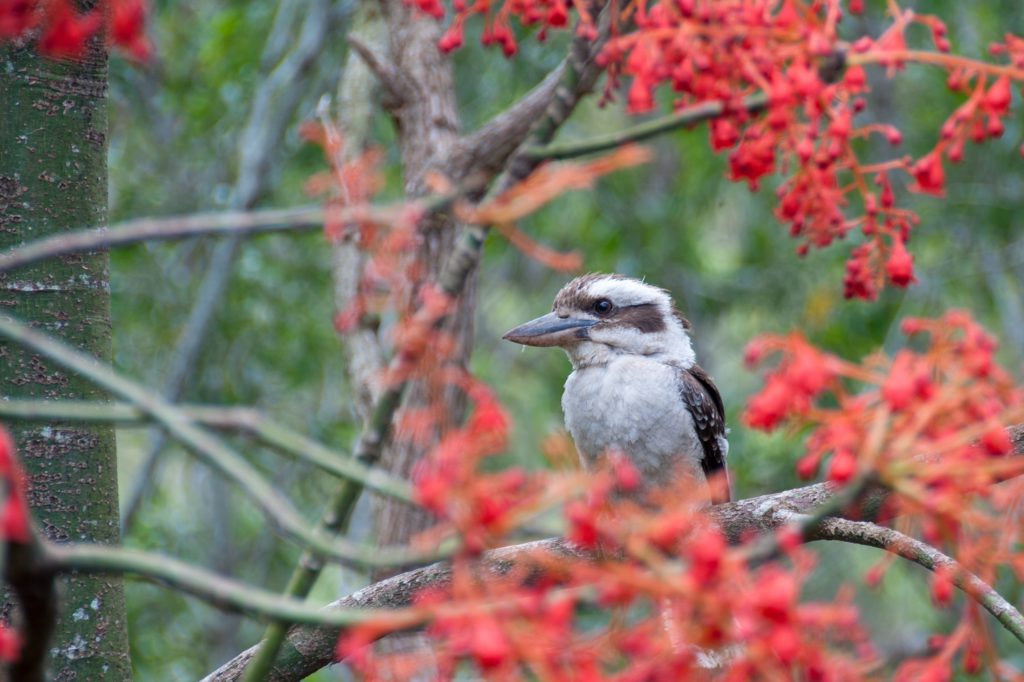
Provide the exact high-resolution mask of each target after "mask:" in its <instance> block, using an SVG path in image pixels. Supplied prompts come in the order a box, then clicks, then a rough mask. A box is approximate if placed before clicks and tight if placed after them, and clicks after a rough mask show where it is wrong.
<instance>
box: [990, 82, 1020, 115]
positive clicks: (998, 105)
mask: <svg viewBox="0 0 1024 682" xmlns="http://www.w3.org/2000/svg"><path fill="white" fill-rule="evenodd" d="M1012 97H1013V95H1012V93H1011V90H1010V77H1009V76H1001V77H1000V78H997V79H996V82H995V83H993V84H992V87H991V88H989V89H988V90H987V91H986V92H985V109H986V110H987V111H988V112H989V113H991V114H992V115H993V116H1000V117H1001V116H1006V114H1007V113H1009V111H1010V101H1011V100H1012Z"/></svg>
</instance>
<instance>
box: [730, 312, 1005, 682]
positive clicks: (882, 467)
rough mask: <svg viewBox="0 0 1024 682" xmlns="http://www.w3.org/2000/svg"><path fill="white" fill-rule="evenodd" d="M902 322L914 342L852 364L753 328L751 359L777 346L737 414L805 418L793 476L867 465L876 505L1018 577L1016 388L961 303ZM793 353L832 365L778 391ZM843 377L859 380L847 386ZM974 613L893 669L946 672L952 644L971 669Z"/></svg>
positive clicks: (763, 420)
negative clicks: (768, 370) (763, 380)
mask: <svg viewBox="0 0 1024 682" xmlns="http://www.w3.org/2000/svg"><path fill="white" fill-rule="evenodd" d="M903 331H904V332H905V333H907V334H909V335H913V336H918V337H922V338H921V341H922V342H924V343H923V346H922V344H919V347H921V350H912V349H909V348H906V349H903V350H900V351H899V352H897V353H896V355H895V356H894V357H893V358H891V359H889V358H885V357H883V356H881V355H875V356H871V357H869V358H868V359H867V360H865V361H864V362H863V363H862V364H860V365H854V364H851V363H846V362H844V361H842V360H840V359H839V358H835V357H833V356H828V355H825V354H823V353H820V352H818V353H819V355H817V356H811V355H810V354H809V351H808V350H807V348H808V345H807V342H806V341H805V340H804V339H802V338H801V337H798V336H791V337H767V338H765V339H761V340H759V341H758V342H757V343H756V345H755V346H754V347H753V351H752V354H751V357H752V359H754V360H760V359H762V358H763V357H764V355H765V354H766V352H777V353H779V354H780V355H781V356H782V362H781V364H780V366H779V368H778V369H777V370H775V371H774V372H773V373H772V374H771V375H770V377H769V379H768V381H767V384H766V386H765V388H764V390H763V391H762V392H761V393H760V394H758V395H757V396H755V397H754V398H753V399H752V400H751V401H750V404H749V405H748V409H747V412H746V414H745V417H744V419H745V421H746V422H747V423H748V424H751V425H752V426H757V427H759V428H765V429H771V428H774V427H776V426H778V425H779V424H781V423H783V422H786V423H789V424H791V425H792V426H794V427H799V428H803V427H808V426H809V427H810V428H811V430H810V433H809V435H808V437H807V442H806V454H805V456H804V457H803V458H801V460H800V461H799V463H798V465H797V471H798V472H799V473H800V475H801V476H803V477H805V478H809V477H811V476H813V475H814V474H815V473H816V472H817V471H818V470H819V469H821V467H822V462H823V461H824V460H825V459H826V458H830V460H829V465H828V468H827V470H826V475H827V477H828V478H829V479H830V480H832V481H833V482H836V483H840V484H842V483H846V482H848V481H850V480H851V479H853V478H855V477H856V476H857V475H858V473H861V474H868V473H871V474H873V475H874V476H876V477H877V479H878V480H880V481H881V482H882V483H883V484H884V485H886V486H888V487H889V488H890V489H891V491H892V492H891V494H890V495H889V497H888V498H887V501H886V506H887V510H886V512H885V514H886V516H894V517H898V518H899V519H900V523H901V524H902V525H903V526H904V527H905V528H906V529H907V530H913V529H915V528H916V529H917V530H918V531H919V532H920V535H921V536H922V537H923V539H924V540H925V541H926V542H928V543H929V544H931V545H933V546H934V547H937V548H943V549H945V550H946V551H947V552H949V553H952V554H954V556H955V557H956V559H957V560H958V561H959V562H960V563H961V564H962V565H964V566H966V567H967V568H968V569H969V570H971V571H972V572H974V573H976V574H978V575H980V576H981V577H982V579H984V580H987V581H990V582H991V581H992V580H993V579H994V577H995V574H996V571H997V570H998V569H1000V568H1001V567H1005V566H1012V567H1013V569H1014V570H1015V571H1016V573H1017V576H1018V578H1020V577H1024V562H1022V561H1021V560H1020V559H1019V558H1017V557H1015V552H1016V551H1017V550H1016V549H1015V548H1019V546H1020V543H1021V541H1022V540H1024V533H1022V530H1021V528H1020V526H1019V524H1018V523H1017V522H1016V521H1015V520H1013V519H1011V518H1007V512H1008V510H1009V509H1012V508H1014V507H1015V505H1018V504H1019V501H1020V499H1021V496H1022V495H1024V482H1022V481H1021V480H1020V477H1021V475H1022V474H1024V458H1021V457H1019V456H1014V457H1009V456H1008V455H1010V454H1011V453H1013V450H1014V444H1013V442H1012V440H1011V438H1010V436H1009V434H1008V432H1007V430H1006V427H1007V425H1009V424H1015V423H1019V422H1020V421H1021V420H1022V419H1024V391H1021V390H1020V389H1018V388H1016V387H1015V386H1014V384H1013V381H1012V379H1011V377H1010V376H1009V375H1008V374H1007V373H1006V372H1005V371H1003V370H1002V369H1001V368H1000V367H999V366H998V365H997V364H996V362H995V351H996V344H995V341H994V340H993V339H992V337H991V336H989V335H988V334H987V333H986V332H985V331H984V330H983V329H982V328H981V327H980V326H979V325H978V324H977V323H976V322H975V321H974V320H972V319H971V318H970V316H969V315H967V314H966V313H964V312H959V311H954V312H951V313H948V314H947V315H945V316H943V317H942V318H939V319H935V320H925V319H916V318H915V319H908V320H906V321H905V322H904V324H903ZM801 357H802V358H810V357H816V360H817V362H819V363H821V365H822V369H821V371H822V372H825V371H826V370H825V369H824V367H826V366H827V367H828V370H827V371H828V372H829V373H830V376H831V377H832V379H831V380H830V381H829V382H828V385H827V389H826V391H823V392H821V393H819V394H817V395H816V396H815V397H814V398H813V399H812V400H811V402H810V405H808V404H807V402H805V401H802V400H801V399H800V398H799V397H798V399H797V400H795V401H793V402H792V404H791V403H790V402H788V401H787V400H786V396H784V395H783V394H784V393H785V392H786V391H788V392H789V394H790V395H798V396H799V395H800V388H799V386H800V384H801V383H802V380H801V376H802V373H794V369H795V368H797V367H799V363H798V361H797V359H798V358H801ZM780 385H785V386H786V387H787V388H786V391H780V389H778V386H780ZM854 385H860V386H861V387H862V388H861V390H859V391H857V392H854V391H853V390H852V387H853V386H854ZM997 483H999V484H1000V485H996V484H997ZM1011 516H1012V515H1011ZM883 568H884V567H880V568H879V569H874V570H872V571H871V572H870V573H869V575H868V576H866V580H867V581H868V582H869V584H877V583H878V581H879V580H880V579H881V577H882V575H883V570H882V569H883ZM953 577H954V576H953V573H952V572H951V570H948V569H941V570H938V571H936V574H935V576H934V579H933V581H932V596H933V600H934V602H935V603H936V604H937V605H939V606H948V605H950V604H951V603H952V600H953V595H954V591H953ZM979 619H980V616H979V615H978V609H976V608H966V609H965V610H964V614H963V617H962V622H961V624H960V626H958V628H957V630H956V632H955V633H954V634H953V635H951V636H949V637H948V638H946V639H945V640H943V641H942V643H941V646H939V647H937V649H936V651H935V652H934V653H932V654H930V655H929V656H926V657H924V658H921V659H917V660H914V661H911V662H908V663H906V664H904V665H903V666H901V668H900V670H899V671H898V673H897V676H896V679H905V680H918V679H950V675H951V673H952V666H951V662H952V661H953V659H954V656H957V655H958V654H959V655H961V660H962V663H963V666H964V669H965V670H969V669H973V670H975V671H976V670H977V666H978V660H979V659H978V655H979V651H981V650H983V649H985V650H988V649H989V647H991V643H990V642H988V641H987V639H986V638H987V637H988V635H987V634H986V633H987V632H988V629H987V627H986V626H984V625H982V624H981V621H980V620H979ZM970 633H973V634H970ZM972 661H973V663H972Z"/></svg>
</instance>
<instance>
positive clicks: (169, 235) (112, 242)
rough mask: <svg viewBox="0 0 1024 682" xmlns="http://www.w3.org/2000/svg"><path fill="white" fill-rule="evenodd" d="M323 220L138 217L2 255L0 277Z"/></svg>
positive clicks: (285, 211) (317, 211) (248, 215)
mask: <svg viewBox="0 0 1024 682" xmlns="http://www.w3.org/2000/svg"><path fill="white" fill-rule="evenodd" d="M356 214H358V211H356ZM324 216H325V212H324V209H323V208H322V207H320V206H298V207H295V208H279V209H270V210H266V211H223V212H219V213H198V214H192V215H184V216H172V217H169V218H137V219H135V220H128V221H126V222H123V223H118V224H116V225H111V226H110V227H109V228H108V227H96V228H92V229H85V230H81V231H79V232H69V233H63V234H60V235H57V236H53V237H48V238H46V239H40V240H38V241H34V242H30V243H28V244H26V245H25V246H21V247H19V248H16V249H12V250H10V251H7V252H5V253H2V254H0V272H7V271H8V270H13V269H14V268H20V267H22V266H24V265H29V264H31V263H37V262H39V261H41V260H46V259H47V258H55V257H57V256H64V255H67V254H72V253H83V252H88V251H97V250H99V249H102V248H105V247H109V246H122V245H125V244H136V243H138V242H145V241H168V240H175V239H186V238H188V237H198V236H201V235H229V234H253V233H258V232H282V231H286V230H316V229H321V228H323V224H324ZM355 217H356V215H353V218H355Z"/></svg>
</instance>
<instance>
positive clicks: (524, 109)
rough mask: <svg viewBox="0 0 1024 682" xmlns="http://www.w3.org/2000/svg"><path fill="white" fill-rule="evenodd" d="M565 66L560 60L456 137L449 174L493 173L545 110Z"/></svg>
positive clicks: (553, 94)
mask: <svg viewBox="0 0 1024 682" xmlns="http://www.w3.org/2000/svg"><path fill="white" fill-rule="evenodd" d="M565 68H566V63H565V62H562V63H561V64H559V65H558V68H556V69H555V70H554V71H552V72H551V73H549V74H548V75H547V76H546V77H545V78H544V80H542V81H541V82H540V83H538V84H537V85H536V86H535V87H534V88H533V89H532V90H530V91H529V92H528V93H526V94H525V95H523V97H522V99H520V100H519V101H518V102H516V103H515V104H513V105H512V106H510V107H509V108H508V109H506V110H505V111H503V112H502V113H500V114H498V115H497V116H495V117H494V118H493V119H491V120H490V121H488V122H487V123H486V124H485V125H484V126H483V127H482V128H480V129H479V130H477V131H476V132H474V133H472V134H471V135H468V136H466V137H463V138H462V139H460V140H459V141H458V142H457V143H456V144H455V148H454V149H453V150H452V153H451V155H450V159H451V163H450V166H451V168H450V171H449V172H450V173H451V175H452V177H453V178H455V179H456V180H461V179H463V178H467V177H474V176H477V175H482V176H483V177H484V178H488V179H489V178H491V177H493V176H494V175H495V174H497V173H498V172H499V171H500V170H501V169H502V168H503V167H504V165H505V163H506V162H507V161H508V159H509V156H511V155H512V153H513V152H514V151H515V150H516V149H518V148H519V145H520V144H522V142H523V140H524V139H525V138H526V135H527V134H528V133H529V132H530V128H531V127H533V125H534V124H535V123H536V122H537V119H538V118H539V117H540V116H542V115H543V114H544V112H545V111H546V110H547V108H548V106H549V105H550V103H551V98H552V97H554V96H555V90H556V89H557V87H558V84H559V83H560V82H561V81H562V76H563V73H564V71H565Z"/></svg>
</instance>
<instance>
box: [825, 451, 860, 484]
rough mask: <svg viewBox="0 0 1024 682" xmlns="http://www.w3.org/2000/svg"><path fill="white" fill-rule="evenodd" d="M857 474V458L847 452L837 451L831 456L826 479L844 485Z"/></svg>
mask: <svg viewBox="0 0 1024 682" xmlns="http://www.w3.org/2000/svg"><path fill="white" fill-rule="evenodd" d="M855 473H857V458H856V457H854V456H853V453H852V452H850V451H849V450H839V451H838V452H836V453H835V454H834V455H832V463H831V464H830V465H829V468H828V478H829V480H830V481H832V482H834V483H840V484H842V483H846V482H848V481H849V480H850V479H851V478H853V475H854V474H855Z"/></svg>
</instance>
